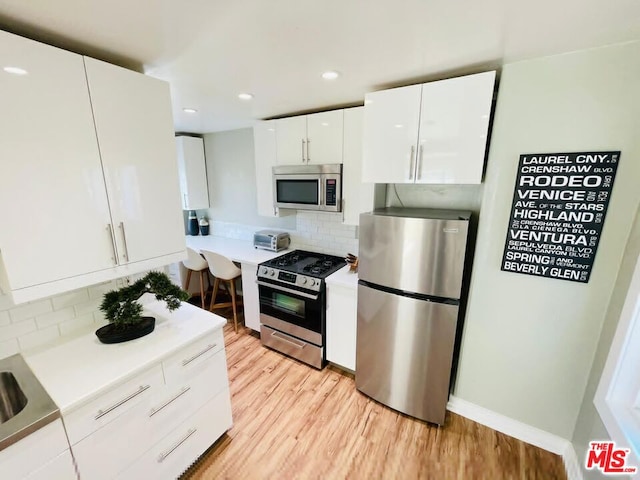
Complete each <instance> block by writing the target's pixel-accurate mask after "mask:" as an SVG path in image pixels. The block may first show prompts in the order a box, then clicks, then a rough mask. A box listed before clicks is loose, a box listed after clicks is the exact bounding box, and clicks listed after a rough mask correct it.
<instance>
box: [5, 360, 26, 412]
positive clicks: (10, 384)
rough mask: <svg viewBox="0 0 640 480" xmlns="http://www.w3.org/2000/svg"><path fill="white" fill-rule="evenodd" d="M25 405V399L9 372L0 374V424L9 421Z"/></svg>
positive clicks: (13, 376) (14, 378)
mask: <svg viewBox="0 0 640 480" xmlns="http://www.w3.org/2000/svg"><path fill="white" fill-rule="evenodd" d="M26 405H27V397H26V396H25V394H24V392H23V391H22V389H21V388H20V385H19V384H18V381H17V380H16V377H15V375H14V374H13V373H11V372H0V424H2V423H5V422H6V421H8V420H11V419H12V418H13V417H15V416H16V415H17V414H19V413H20V412H21V411H22V410H24V407H25V406H26Z"/></svg>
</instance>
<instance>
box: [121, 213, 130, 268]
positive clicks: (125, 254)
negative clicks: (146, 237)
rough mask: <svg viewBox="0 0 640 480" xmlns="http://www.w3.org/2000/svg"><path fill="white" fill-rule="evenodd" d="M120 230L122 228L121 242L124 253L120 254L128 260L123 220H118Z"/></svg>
mask: <svg viewBox="0 0 640 480" xmlns="http://www.w3.org/2000/svg"><path fill="white" fill-rule="evenodd" d="M120 230H122V243H123V244H124V254H123V255H122V258H124V259H125V260H126V261H127V262H128V261H129V248H128V247H127V234H126V233H125V231H124V222H120Z"/></svg>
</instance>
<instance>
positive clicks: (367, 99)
mask: <svg viewBox="0 0 640 480" xmlns="http://www.w3.org/2000/svg"><path fill="white" fill-rule="evenodd" d="M372 103H373V100H371V99H370V98H366V99H365V100H364V104H365V105H371V104H372Z"/></svg>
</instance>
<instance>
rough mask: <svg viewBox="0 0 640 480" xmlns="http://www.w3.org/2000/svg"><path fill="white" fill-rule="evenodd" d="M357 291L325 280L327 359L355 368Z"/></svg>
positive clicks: (353, 369) (342, 365)
mask: <svg viewBox="0 0 640 480" xmlns="http://www.w3.org/2000/svg"><path fill="white" fill-rule="evenodd" d="M357 310H358V291H357V289H355V288H350V287H346V286H342V285H337V284H330V283H328V282H327V360H328V361H330V362H331V363H335V364H336V365H339V366H341V367H344V368H346V369H348V370H351V371H355V369H356V325H357Z"/></svg>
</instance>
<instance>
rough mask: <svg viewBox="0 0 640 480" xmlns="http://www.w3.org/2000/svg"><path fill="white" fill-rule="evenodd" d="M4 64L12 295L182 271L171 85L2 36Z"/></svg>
mask: <svg viewBox="0 0 640 480" xmlns="http://www.w3.org/2000/svg"><path fill="white" fill-rule="evenodd" d="M0 62H1V64H2V65H3V66H8V67H9V66H10V67H14V68H13V69H10V71H9V72H7V71H6V70H3V71H0V109H2V112H3V115H2V116H1V118H0V131H2V141H0V165H1V172H2V174H1V175H0V225H2V228H0V289H1V290H2V291H3V292H4V293H11V295H12V297H13V301H14V302H15V303H22V302H26V301H30V300H35V299H37V298H43V297H47V296H50V295H54V294H57V293H61V292H64V291H68V290H72V289H75V288H80V287H83V286H87V285H92V284H95V283H97V282H101V281H105V280H110V279H113V278H118V277H122V276H125V275H129V274H133V273H137V272H139V271H143V270H149V269H151V268H156V267H159V266H162V265H166V264H169V263H171V262H175V261H179V260H181V259H182V258H183V257H184V255H185V238H184V226H183V220H182V212H181V210H180V192H179V187H178V172H177V162H176V157H175V145H174V143H173V142H174V141H173V138H174V134H173V122H172V118H171V102H170V99H169V89H168V86H167V84H166V83H164V82H162V81H159V80H156V79H153V78H151V77H147V76H145V75H141V74H139V73H135V72H131V71H128V70H125V69H122V68H120V67H116V66H113V65H110V64H107V63H104V62H99V61H97V60H93V59H90V58H86V57H84V58H83V57H81V56H80V55H76V54H74V53H70V52H67V51H64V50H61V49H58V48H54V47H51V46H48V45H45V44H42V43H38V42H34V41H32V40H28V39H25V38H22V37H19V36H16V35H12V34H9V33H5V32H1V31H0ZM11 72H14V73H11ZM87 81H88V82H89V85H87Z"/></svg>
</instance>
